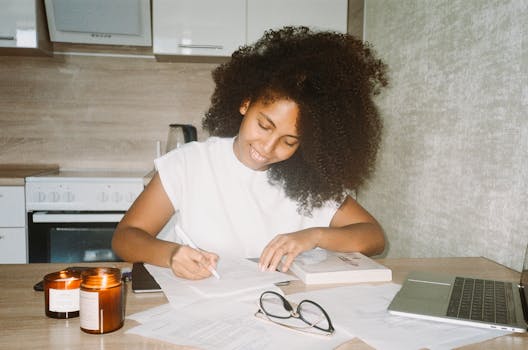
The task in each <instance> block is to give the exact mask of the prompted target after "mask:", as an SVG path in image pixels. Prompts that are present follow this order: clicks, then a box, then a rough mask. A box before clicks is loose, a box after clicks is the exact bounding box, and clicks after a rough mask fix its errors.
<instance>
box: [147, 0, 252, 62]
mask: <svg viewBox="0 0 528 350" xmlns="http://www.w3.org/2000/svg"><path fill="white" fill-rule="evenodd" d="M152 23H153V51H154V54H155V55H186V56H188V55H193V56H229V55H231V53H232V52H233V51H234V50H235V49H237V48H238V47H239V46H240V45H243V44H244V43H245V41H246V0H222V1H215V0H177V1H174V0H154V1H153V4H152Z"/></svg>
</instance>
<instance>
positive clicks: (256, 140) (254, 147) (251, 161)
mask: <svg viewBox="0 0 528 350" xmlns="http://www.w3.org/2000/svg"><path fill="white" fill-rule="evenodd" d="M240 113H241V114H242V115H243V116H244V117H243V119H242V123H241V124H240V130H239V132H238V136H237V138H236V140H235V143H234V145H233V151H234V152H235V155H236V157H237V158H238V160H240V161H241V162H242V163H243V164H244V165H245V166H247V167H248V168H250V169H253V170H266V169H268V168H269V166H270V165H271V164H273V163H277V162H280V161H283V160H286V159H288V158H290V157H291V156H292V155H293V154H294V153H295V151H296V150H297V148H298V147H299V135H298V133H297V127H296V124H297V119H298V117H299V107H298V106H297V104H296V103H295V102H293V101H291V100H287V99H277V100H274V101H272V102H267V103H265V102H262V101H260V100H257V101H254V102H251V101H245V102H244V103H242V105H241V106H240Z"/></svg>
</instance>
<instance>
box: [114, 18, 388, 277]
mask: <svg viewBox="0 0 528 350" xmlns="http://www.w3.org/2000/svg"><path fill="white" fill-rule="evenodd" d="M213 78H214V81H215V83H216V88H215V91H214V93H213V95H212V98H211V107H210V109H209V111H208V112H207V113H206V116H205V118H204V120H203V126H204V128H205V129H206V130H207V131H208V132H209V133H210V134H211V135H212V136H213V137H211V138H210V139H208V140H207V141H205V142H193V143H190V144H186V145H184V146H183V147H181V148H178V149H176V150H174V151H171V152H169V153H168V154H166V155H164V156H163V157H161V158H159V159H157V160H156V161H155V163H156V168H157V170H158V172H157V173H156V175H155V176H154V177H153V179H152V181H151V182H150V183H149V185H148V186H147V187H146V189H145V191H144V192H143V193H142V194H141V195H140V196H139V197H138V198H137V200H136V201H135V202H134V204H133V205H132V206H131V208H130V209H129V211H128V212H127V213H126V215H125V217H124V218H123V220H122V221H121V222H120V223H119V225H118V227H117V229H116V231H115V233H114V237H113V241H112V247H113V249H114V251H115V252H116V253H117V254H118V255H119V256H120V257H121V258H123V259H124V260H128V261H143V262H147V263H150V264H154V265H159V266H166V267H170V268H171V269H172V271H173V272H174V274H175V275H176V276H179V277H182V278H188V279H201V278H205V277H209V276H210V275H211V272H210V271H211V270H212V269H213V268H215V267H216V264H217V261H218V259H221V258H222V256H235V257H247V258H254V257H259V267H260V269H262V270H275V269H276V268H277V267H278V266H279V263H281V262H282V265H280V266H282V267H281V268H282V270H283V271H287V270H288V268H289V266H290V265H291V263H292V261H293V259H294V258H295V257H296V256H297V255H298V254H300V253H302V252H304V251H307V250H310V249H313V248H316V247H320V248H324V249H328V250H332V251H340V252H349V251H360V252H362V253H364V254H367V255H373V254H378V253H381V252H382V251H383V249H384V245H385V238H384V234H383V231H382V228H381V227H380V225H379V224H378V222H377V221H376V219H375V218H374V217H373V216H372V215H370V214H369V213H368V212H367V211H366V210H365V209H364V208H362V207H361V206H360V205H359V204H358V203H357V202H356V201H355V200H354V199H352V198H351V197H350V196H348V195H347V193H348V191H350V190H355V189H357V188H358V187H359V186H360V185H361V184H363V183H364V181H365V180H366V179H367V178H368V176H369V175H370V174H371V173H372V170H373V166H374V163H375V157H376V153H377V149H378V145H379V142H380V134H381V121H380V119H379V115H378V112H377V110H376V108H375V105H374V103H373V101H372V97H373V95H375V94H376V93H377V92H378V90H379V88H380V87H383V86H385V85H387V80H386V78H385V65H384V64H383V63H382V62H381V61H380V60H378V59H377V58H376V57H375V56H374V54H373V53H372V52H371V50H370V49H369V48H368V46H366V45H364V44H363V43H362V42H361V41H359V40H357V39H355V38H354V37H352V36H350V35H347V34H337V33H332V32H313V31H311V30H309V29H308V28H305V27H286V28H283V29H282V30H278V31H268V32H266V33H265V35H264V36H263V37H262V38H261V39H260V40H259V41H258V42H256V43H255V44H253V45H250V46H245V47H241V48H240V49H239V50H237V51H235V52H234V53H233V55H232V57H231V59H230V61H229V62H227V63H225V64H222V65H221V66H219V67H218V68H216V69H215V70H214V71H213ZM175 214H176V217H177V221H178V225H179V226H180V227H181V228H183V230H184V231H186V233H187V235H188V236H190V237H191V238H192V240H193V241H194V243H196V245H197V246H198V247H200V249H193V248H190V247H189V246H186V245H183V244H181V243H177V242H175V241H165V240H161V239H158V238H157V237H156V236H157V235H158V233H159V232H160V230H161V229H162V228H163V227H164V225H165V224H166V223H167V222H168V221H169V220H170V219H171V217H173V215H175Z"/></svg>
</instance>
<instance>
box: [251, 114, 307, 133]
mask: <svg viewBox="0 0 528 350" xmlns="http://www.w3.org/2000/svg"><path fill="white" fill-rule="evenodd" d="M259 114H260V115H261V116H262V117H264V118H265V119H266V120H267V121H268V123H270V124H271V125H273V127H274V128H277V126H276V125H275V123H274V122H273V120H271V118H270V117H269V116H268V115H266V114H264V113H262V112H259ZM285 136H289V137H293V138H296V139H299V136H298V135H285Z"/></svg>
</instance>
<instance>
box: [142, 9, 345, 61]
mask: <svg viewBox="0 0 528 350" xmlns="http://www.w3.org/2000/svg"><path fill="white" fill-rule="evenodd" d="M347 9H348V0H265V1H264V0H223V1H215V0H176V1H175V0H154V1H153V4H152V23H153V52H154V54H155V55H156V57H157V58H158V59H162V60H163V59H164V57H165V58H166V57H167V56H174V55H179V56H181V55H184V56H213V57H227V56H230V55H231V53H232V52H233V51H235V50H236V49H237V48H238V47H240V46H241V45H245V44H247V43H252V42H254V41H255V40H257V39H258V38H260V37H261V36H262V34H263V33H264V31H265V30H267V29H270V28H280V27H283V26H285V25H305V26H309V27H313V28H316V29H325V30H335V31H340V32H343V33H346V31H347V15H348V11H347Z"/></svg>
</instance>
